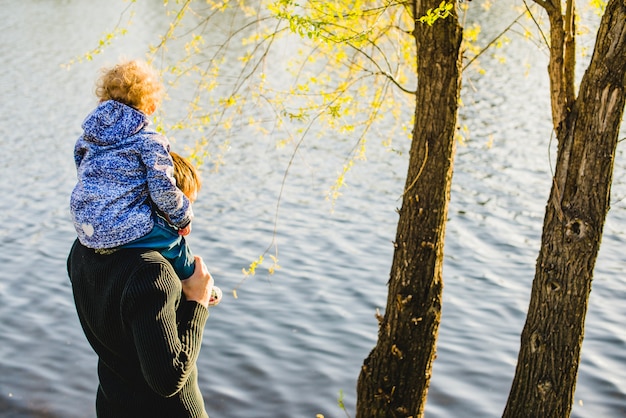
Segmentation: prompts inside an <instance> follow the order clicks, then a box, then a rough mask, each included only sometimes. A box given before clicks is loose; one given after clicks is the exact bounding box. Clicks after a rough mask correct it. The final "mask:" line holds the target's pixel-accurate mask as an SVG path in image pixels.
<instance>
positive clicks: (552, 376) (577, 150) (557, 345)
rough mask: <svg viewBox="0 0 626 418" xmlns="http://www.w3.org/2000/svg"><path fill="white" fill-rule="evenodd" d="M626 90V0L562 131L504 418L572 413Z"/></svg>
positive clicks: (618, 0) (614, 9)
mask: <svg viewBox="0 0 626 418" xmlns="http://www.w3.org/2000/svg"><path fill="white" fill-rule="evenodd" d="M553 76H554V75H553V74H551V79H553V78H555V77H553ZM625 90H626V2H625V1H624V0H610V1H609V4H608V6H607V8H606V11H605V14H604V16H603V18H602V21H601V23H600V28H599V30H598V36H597V40H596V46H595V50H594V55H593V57H592V60H591V63H590V65H589V68H588V69H587V72H586V73H585V76H584V77H583V80H582V82H581V86H580V94H579V97H578V99H577V100H576V101H575V102H574V103H573V104H572V107H571V108H569V109H568V114H567V115H566V117H565V118H564V120H563V123H561V124H560V126H559V128H560V129H558V130H557V134H558V137H559V149H558V156H557V167H556V172H555V176H554V182H553V186H552V192H551V195H550V199H549V200H548V204H547V207H546V215H545V219H544V227H543V236H542V242H541V250H540V253H539V257H538V259H537V265H536V272H535V279H534V282H533V288H532V294H531V300H530V306H529V308H528V316H527V318H526V324H525V326H524V330H523V332H522V337H521V348H520V352H519V358H518V363H517V368H516V371H515V378H514V380H513V385H512V388H511V392H510V394H509V399H508V402H507V405H506V409H505V411H504V415H503V416H504V417H568V416H569V415H570V413H571V407H572V403H573V398H574V389H575V386H576V377H577V374H578V366H579V362H580V349H581V346H582V341H583V336H584V322H585V315H586V312H587V304H588V300H589V292H590V291H591V281H592V275H593V268H594V265H595V261H596V258H597V255H598V250H599V247H600V240H601V237H602V229H603V227H604V222H605V219H606V213H607V212H608V209H609V196H610V186H611V181H612V172H613V162H614V158H615V148H616V145H617V139H618V135H619V129H620V125H621V121H622V116H623V112H624V103H625V98H626V92H625ZM552 93H553V94H554V91H553V92H552ZM555 122H557V121H555Z"/></svg>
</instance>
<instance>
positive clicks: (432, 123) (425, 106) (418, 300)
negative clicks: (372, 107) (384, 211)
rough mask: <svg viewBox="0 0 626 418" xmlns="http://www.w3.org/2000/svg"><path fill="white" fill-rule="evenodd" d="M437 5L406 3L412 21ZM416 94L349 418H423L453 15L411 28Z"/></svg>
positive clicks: (452, 113) (434, 323)
mask: <svg viewBox="0 0 626 418" xmlns="http://www.w3.org/2000/svg"><path fill="white" fill-rule="evenodd" d="M439 4H440V0H422V1H420V0H414V1H413V3H412V6H413V13H414V16H416V17H417V18H416V19H418V18H419V17H420V16H423V15H425V14H426V11H427V10H428V9H431V8H432V9H434V8H436V7H437V6H439ZM414 36H415V39H416V46H417V60H418V88H417V96H416V109H415V126H414V131H413V140H412V144H411V151H410V159H409V169H408V175H407V180H406V186H405V191H404V196H403V201H402V208H401V209H400V211H399V214H400V218H399V221H398V229H397V233H396V240H395V243H394V246H395V251H394V257H393V263H392V267H391V273H390V279H389V293H388V297H387V307H386V311H385V314H384V317H383V318H379V319H380V320H381V322H380V328H379V333H378V342H377V344H376V346H375V347H374V349H373V350H372V352H371V353H370V354H369V356H368V357H367V358H366V359H365V361H364V364H363V367H362V370H361V373H360V376H359V381H358V387H357V414H356V416H357V418H377V417H420V416H423V413H424V406H425V401H426V395H427V392H428V386H429V383H430V375H431V370H432V363H433V360H434V358H435V349H436V341H437V335H438V329H439V322H440V317H441V298H442V291H443V280H442V264H443V245H444V233H445V224H446V217H447V213H448V202H449V199H450V185H451V181H452V166H453V160H454V152H455V130H456V124H457V113H458V112H457V110H458V101H459V94H460V89H461V66H460V63H461V59H460V57H461V54H460V45H461V38H462V28H461V27H460V26H459V23H458V18H457V16H456V14H454V15H451V16H449V17H447V18H445V19H439V20H438V21H436V22H435V23H434V25H433V26H428V25H426V24H422V23H420V22H416V26H415V30H414Z"/></svg>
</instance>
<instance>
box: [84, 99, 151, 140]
mask: <svg viewBox="0 0 626 418" xmlns="http://www.w3.org/2000/svg"><path fill="white" fill-rule="evenodd" d="M149 123H150V121H149V120H148V117H147V116H146V115H144V114H143V113H141V112H140V111H138V110H136V109H133V108H132V107H130V106H126V105H125V104H123V103H120V102H116V101H115V100H108V101H106V102H102V103H100V104H99V105H98V107H97V108H96V109H95V110H94V111H93V112H91V113H90V114H89V116H87V118H85V121H84V122H83V130H84V132H85V140H87V141H89V142H94V143H96V144H99V145H109V144H114V143H116V142H119V141H120V140H122V139H124V138H128V137H129V136H132V135H134V134H136V133H137V132H139V131H140V130H141V129H142V128H143V127H145V126H147V125H148V124H149Z"/></svg>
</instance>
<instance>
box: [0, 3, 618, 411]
mask: <svg viewBox="0 0 626 418" xmlns="http://www.w3.org/2000/svg"><path fill="white" fill-rule="evenodd" d="M153 3H154V5H146V4H145V3H142V4H143V5H142V6H138V9H139V11H140V12H139V13H138V14H137V15H136V16H135V17H134V22H135V23H134V25H133V26H132V30H131V33H130V34H129V35H128V36H127V37H126V38H125V39H124V40H123V41H121V43H119V44H117V45H115V46H113V47H112V49H111V50H110V52H109V53H108V55H107V54H105V55H104V56H101V57H97V59H96V60H95V61H94V62H91V63H85V64H81V65H78V66H75V67H73V68H72V69H71V70H70V71H67V70H65V69H62V68H60V64H61V63H64V62H67V61H68V60H69V59H71V58H72V57H74V56H76V55H79V54H81V53H83V52H85V51H87V50H89V49H91V48H92V47H93V46H94V40H95V39H97V38H99V36H100V35H101V34H102V33H104V32H105V31H107V30H110V29H111V25H112V24H114V22H116V21H117V19H118V16H119V13H120V11H121V10H123V8H124V7H126V4H123V3H121V4H119V5H118V4H117V3H116V2H105V1H97V2H93V1H90V2H87V1H78V0H75V1H72V0H57V1H41V0H40V1H37V0H25V1H21V2H9V1H4V2H2V6H3V7H2V15H3V22H4V31H3V35H2V37H0V53H1V56H2V57H3V71H2V73H1V75H0V96H1V97H2V98H3V105H2V112H0V138H1V139H0V147H1V150H2V152H0V173H1V175H2V177H1V180H0V191H1V192H2V194H3V196H4V197H3V199H0V214H1V215H0V216H1V218H0V220H1V221H2V222H1V223H0V225H1V226H0V265H2V270H1V271H0V416H2V417H3V418H4V417H63V418H74V417H76V418H78V417H93V416H94V412H93V409H94V408H93V404H94V398H95V390H96V385H97V377H96V367H95V366H96V357H95V355H94V354H93V352H92V351H91V349H90V347H89V346H88V344H87V342H86V340H85V338H84V336H83V334H82V332H81V330H80V326H79V323H78V320H77V317H76V314H75V311H74V306H73V303H72V297H71V290H70V287H69V282H68V279H67V274H66V271H65V258H66V256H67V252H68V251H69V248H70V245H71V243H72V241H73V239H74V231H73V228H72V225H71V223H70V220H69V214H68V209H67V205H68V198H69V193H70V191H71V188H72V187H73V184H74V181H75V172H74V167H73V162H72V148H73V144H74V141H75V139H76V137H77V135H78V134H79V132H80V122H81V121H82V118H83V117H84V116H85V115H86V113H87V112H88V111H89V110H90V109H91V107H92V106H93V104H94V98H93V96H92V95H91V91H92V86H93V80H94V78H95V76H96V74H97V70H98V68H99V67H100V66H101V65H102V64H105V63H106V64H108V63H110V62H112V61H115V60H116V58H117V55H118V54H120V53H124V54H126V55H128V56H134V55H138V54H141V53H142V51H144V50H145V47H146V45H147V44H148V43H149V42H154V38H151V36H153V35H154V34H155V32H157V31H161V30H162V28H163V27H164V26H163V25H164V24H165V19H164V18H162V17H160V13H161V9H160V6H159V5H160V4H161V2H159V1H154V2H153ZM499 8H500V9H501V10H496V12H495V13H494V14H495V15H496V16H498V19H495V20H494V21H493V22H490V24H487V25H485V26H484V27H485V30H486V31H487V32H493V34H497V33H498V32H499V31H500V30H501V29H502V28H503V27H505V26H506V24H505V23H503V21H504V20H505V19H504V16H508V15H511V16H512V15H513V14H511V13H509V12H507V10H508V7H505V5H499ZM507 13H508V14H507ZM488 38H489V36H487V37H486V39H488ZM511 39H512V44H511V45H510V47H509V49H507V50H502V51H498V53H500V54H505V55H506V56H507V64H506V65H502V66H496V67H494V66H492V65H490V63H491V62H492V61H493V60H495V59H497V58H492V57H491V56H489V55H488V54H487V55H485V57H484V58H483V59H482V60H483V63H484V64H485V65H484V66H485V67H486V68H489V72H488V73H487V75H485V76H479V75H477V74H476V73H473V75H472V74H469V73H468V75H467V77H466V79H465V81H464V84H465V90H464V103H465V104H466V107H465V108H463V110H462V112H461V113H462V115H461V116H462V123H464V124H467V125H468V127H469V130H470V132H471V136H470V140H469V141H468V142H467V144H466V145H465V146H460V147H459V148H458V153H457V158H456V164H455V174H454V182H453V190H452V200H451V204H450V213H449V218H450V220H449V223H448V226H447V235H446V249H445V252H446V259H445V264H444V275H445V290H444V307H443V315H442V323H441V329H440V337H439V342H438V357H437V360H436V361H435V365H434V374H433V379H432V382H431V389H430V394H429V400H428V403H427V407H426V415H427V416H428V417H466V416H475V417H496V416H500V414H501V412H502V410H503V408H504V404H505V402H506V397H507V395H508V389H509V387H510V382H511V379H512V377H513V373H514V368H515V362H516V359H517V351H518V348H519V334H520V332H521V329H522V326H523V323H524V317H525V312H526V309H527V305H528V298H529V295H530V284H531V282H532V278H533V275H534V263H535V259H536V256H537V252H538V248H539V240H540V233H541V225H542V220H543V212H544V207H545V202H546V199H547V196H548V192H549V187H550V170H551V169H550V149H551V145H550V119H549V103H548V97H547V94H548V93H547V77H546V75H545V66H546V56H545V53H544V52H541V51H537V50H535V49H533V48H532V47H530V46H529V45H528V44H526V43H524V42H522V41H521V40H520V39H519V37H511ZM507 51H508V52H507ZM407 111H408V112H410V109H408V110H407ZM622 136H624V135H622ZM382 139H383V138H381V141H382ZM182 141H184V138H183V139H182ZM231 141H232V142H233V144H237V142H236V141H240V142H246V144H247V146H246V147H245V148H243V147H239V146H237V147H236V146H235V145H233V147H232V148H231V150H230V151H228V152H226V154H225V155H224V158H225V165H224V166H223V167H222V168H221V170H220V171H219V172H217V173H212V172H210V173H208V172H207V173H205V177H204V180H205V187H204V189H203V191H202V192H201V195H200V198H199V200H198V202H197V204H196V205H195V210H196V213H197V215H198V219H197V220H196V222H195V223H194V232H193V233H192V235H191V238H190V241H191V245H192V248H193V249H194V251H195V252H197V253H198V254H201V255H203V256H204V258H205V259H206V260H207V262H208V264H209V265H210V268H211V270H212V272H213V274H214V276H215V277H216V281H217V283H218V284H219V285H220V286H221V287H222V289H224V290H225V291H226V292H225V293H228V290H229V289H232V288H234V287H236V286H237V285H239V284H240V283H241V280H242V279H243V275H242V274H241V269H242V268H244V267H247V265H248V264H249V263H250V262H251V261H252V260H254V259H255V258H256V257H258V255H260V253H262V252H263V250H264V249H265V247H266V246H267V245H268V244H270V243H271V240H272V231H273V219H274V211H275V204H276V199H277V196H278V193H279V189H280V182H281V181H282V175H283V171H284V169H285V167H286V165H287V161H288V159H289V158H290V156H291V152H292V149H290V148H285V149H276V148H275V147H274V145H273V144H272V143H268V142H264V141H260V140H250V138H249V137H248V136H246V135H245V133H244V132H234V133H233V138H231ZM324 144H325V142H313V143H311V144H310V145H309V144H307V145H305V146H304V148H303V149H302V150H301V152H300V153H299V154H298V157H297V158H296V164H295V165H294V167H293V168H292V170H291V172H290V175H289V177H288V179H287V183H286V189H285V194H284V196H283V201H282V206H281V208H280V212H279V224H278V231H277V237H276V238H277V243H278V250H279V263H280V265H281V266H282V269H281V270H278V272H277V273H276V274H275V275H273V276H267V275H266V274H264V273H261V274H258V275H257V276H255V277H253V278H249V279H247V280H246V281H245V282H244V283H243V284H242V285H241V287H240V288H239V291H238V295H239V298H238V299H234V298H233V297H232V296H230V294H228V295H227V297H226V298H225V300H224V302H223V303H222V304H221V305H220V306H219V307H218V308H215V309H212V311H211V317H210V318H209V322H208V323H207V328H206V332H205V340H204V344H203V348H202V352H201V355H200V360H199V369H200V385H201V389H202V392H203V394H204V396H205V399H206V402H207V409H208V411H209V413H210V414H211V416H212V417H214V418H217V417H229V418H238V417H242V418H243V417H285V418H301V417H302V418H304V417H315V415H316V414H324V415H325V417H327V418H329V417H343V416H345V414H344V412H343V411H341V409H340V408H339V407H338V406H337V398H338V397H339V396H340V393H341V392H342V393H343V396H344V402H345V405H346V407H347V409H348V411H349V412H350V413H351V414H352V415H354V413H353V411H354V405H355V402H356V399H355V398H356V394H355V385H356V379H357V376H358V373H359V369H360V366H361V364H362V361H363V359H364V358H365V357H366V356H367V354H368V353H369V351H370V350H371V348H372V347H373V346H374V344H375V342H376V334H377V325H376V319H375V317H374V314H375V312H376V309H380V310H381V311H382V310H383V309H384V304H385V301H386V281H387V279H388V275H389V269H390V265H391V257H392V246H391V241H392V240H393V239H394V236H395V226H396V222H397V214H396V213H395V208H396V207H397V206H399V205H400V200H399V197H400V195H401V191H402V186H403V184H404V176H405V173H406V155H407V154H406V152H405V153H404V154H403V155H401V154H397V153H392V152H388V151H386V150H385V149H384V148H383V147H381V146H379V145H378V144H370V146H369V150H368V152H369V154H368V161H367V162H365V163H360V164H357V165H356V166H355V168H354V169H353V171H352V173H351V174H350V175H349V177H348V179H347V181H348V187H347V188H346V189H344V190H343V193H344V194H343V196H342V197H341V198H340V199H339V201H338V202H337V204H336V206H335V208H334V211H332V210H331V207H330V204H329V203H328V202H327V201H325V199H324V197H325V193H326V192H327V191H328V189H329V187H330V186H331V185H332V182H333V180H334V177H335V175H336V172H337V171H338V170H340V167H341V163H342V162H343V157H344V155H345V152H347V150H349V149H350V146H351V144H350V143H342V142H341V141H339V142H337V143H336V144H334V145H332V147H331V146H330V145H324ZM553 145H554V144H552V147H553ZM180 146H181V144H175V145H174V148H175V149H176V148H177V147H180ZM396 146H397V147H399V148H400V149H401V150H405V151H406V149H407V146H408V144H406V143H403V142H402V140H401V139H398V140H397V141H396ZM342 147H345V151H344V150H343V148H342ZM618 152H619V154H618V158H617V163H616V174H615V179H616V180H615V184H614V187H613V193H612V196H613V197H612V209H611V211H610V213H609V217H608V220H607V224H606V226H605V234H604V238H603V244H602V249H601V253H600V256H599V259H598V262H597V267H596V272H595V279H594V287H593V291H592V294H591V300H590V307H589V312H588V316H587V323H586V336H585V342H584V345H583V354H582V356H583V358H582V364H581V367H580V372H579V379H578V384H577V390H576V395H575V404H574V410H573V414H572V416H574V417H618V416H626V368H625V367H624V364H626V331H625V330H624V326H623V324H624V323H625V322H626V307H625V305H624V303H623V300H624V299H626V279H625V277H626V275H625V274H624V273H625V271H624V270H625V267H624V264H623V253H622V249H623V248H624V244H625V241H626V204H625V202H624V199H625V198H626V185H625V184H624V182H623V180H622V178H623V176H624V173H625V163H624V161H625V160H624V154H623V152H624V151H623V147H620V148H619V150H618Z"/></svg>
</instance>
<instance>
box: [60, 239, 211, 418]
mask: <svg viewBox="0 0 626 418" xmlns="http://www.w3.org/2000/svg"><path fill="white" fill-rule="evenodd" d="M67 268H68V273H69V276H70V280H71V282H72V289H73V293H74V301H75V304H76V310H77V313H78V317H79V319H80V323H81V325H82V327H83V331H84V332H85V335H86V337H87V339H88V341H89V343H90V344H91V346H92V347H93V349H94V351H95V352H96V354H97V355H98V377H99V383H100V384H99V387H98V394H97V398H96V411H97V415H98V417H99V418H108V417H111V418H124V417H129V418H130V417H133V418H142V417H146V418H148V417H150V418H159V417H162V418H178V417H180V418H187V417H204V418H207V417H208V415H207V413H206V411H205V408H204V401H203V399H202V394H201V393H200V390H199V388H198V382H197V367H196V360H197V358H198V354H199V352H200V346H201V343H202V333H203V330H204V325H205V323H206V320H207V318H208V310H207V309H206V308H204V307H203V306H202V305H200V304H198V303H196V302H194V301H187V300H185V299H184V297H183V296H182V287H181V283H180V280H179V279H178V277H177V276H176V274H175V273H174V270H173V269H172V267H171V265H170V264H169V263H168V262H167V261H166V260H165V259H164V258H163V257H162V256H161V255H160V254H159V253H157V252H155V251H151V250H146V249H120V250H117V251H116V252H114V253H113V254H109V255H100V254H97V253H96V252H95V251H94V250H92V249H89V248H87V247H85V246H83V245H82V244H80V242H79V241H78V240H77V241H76V242H75V243H74V246H73V247H72V250H71V252H70V255H69V258H68V261H67Z"/></svg>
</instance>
